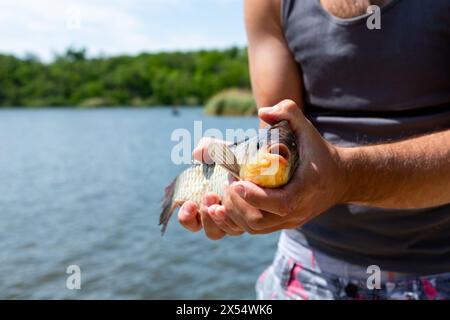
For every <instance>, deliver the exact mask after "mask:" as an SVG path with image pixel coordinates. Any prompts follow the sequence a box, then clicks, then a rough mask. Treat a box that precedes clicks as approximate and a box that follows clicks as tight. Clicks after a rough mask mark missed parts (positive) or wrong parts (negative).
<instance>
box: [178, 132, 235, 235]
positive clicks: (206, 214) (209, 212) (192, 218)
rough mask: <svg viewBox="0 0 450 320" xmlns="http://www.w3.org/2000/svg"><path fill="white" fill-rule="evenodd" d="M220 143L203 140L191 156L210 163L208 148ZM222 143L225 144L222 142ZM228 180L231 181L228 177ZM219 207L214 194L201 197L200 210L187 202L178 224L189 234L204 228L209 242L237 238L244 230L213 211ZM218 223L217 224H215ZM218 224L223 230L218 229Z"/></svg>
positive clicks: (212, 140) (217, 198)
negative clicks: (228, 236)
mask: <svg viewBox="0 0 450 320" xmlns="http://www.w3.org/2000/svg"><path fill="white" fill-rule="evenodd" d="M213 142H214V143H217V142H221V141H218V140H216V139H212V138H203V139H202V140H200V142H199V144H198V146H197V147H196V148H195V149H194V151H193V153H192V156H193V158H194V159H195V160H197V161H200V162H204V163H212V160H211V159H210V157H209V155H208V146H209V145H210V144H211V143H213ZM223 143H226V142H224V141H223ZM230 179H232V178H231V177H230ZM219 205H220V197H219V196H218V195H217V194H215V193H207V194H205V195H204V196H203V202H202V205H201V206H200V208H199V207H198V206H197V204H196V203H195V202H193V201H187V202H185V203H184V205H183V206H182V207H181V209H180V211H179V213H178V221H179V222H180V224H181V225H182V226H183V227H185V228H186V229H187V230H189V231H191V232H199V231H200V230H202V229H203V228H204V230H205V234H206V236H207V237H208V238H210V239H211V240H220V239H222V238H223V237H225V235H231V236H239V235H241V234H243V233H244V230H243V229H241V228H239V227H238V226H237V225H236V224H235V223H234V222H233V221H231V220H229V219H226V221H224V219H225V212H221V210H215V209H216V208H217V207H218V206H219ZM216 222H218V223H216ZM217 224H220V225H221V226H222V228H223V229H225V230H223V229H220V228H219V227H218V226H217Z"/></svg>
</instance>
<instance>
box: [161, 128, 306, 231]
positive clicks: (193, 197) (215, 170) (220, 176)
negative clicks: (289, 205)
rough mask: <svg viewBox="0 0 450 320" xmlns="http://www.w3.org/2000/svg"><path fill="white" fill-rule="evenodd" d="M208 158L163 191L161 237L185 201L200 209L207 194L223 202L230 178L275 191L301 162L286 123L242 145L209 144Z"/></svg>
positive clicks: (241, 143)
mask: <svg viewBox="0 0 450 320" xmlns="http://www.w3.org/2000/svg"><path fill="white" fill-rule="evenodd" d="M208 155H209V156H210V158H211V159H212V160H213V161H212V163H200V162H196V163H193V164H192V165H191V166H190V167H189V168H188V169H186V170H184V171H183V172H182V173H181V174H180V175H179V176H178V177H176V178H175V180H173V181H172V183H170V184H169V185H168V186H167V187H166V188H165V192H164V197H163V200H162V208H161V209H162V212H161V214H160V218H159V225H160V226H161V234H162V235H164V233H165V232H166V230H167V226H168V223H169V221H170V218H171V217H172V215H173V213H174V211H175V210H176V208H178V207H180V206H182V205H183V204H184V203H185V202H186V201H193V202H195V203H196V204H197V205H198V206H200V204H201V201H202V198H203V196H204V195H205V194H206V193H210V192H213V193H216V194H217V195H218V196H219V197H220V198H222V196H223V190H224V186H225V185H226V184H227V183H228V181H229V176H230V175H231V176H234V177H235V178H236V179H238V180H242V181H250V182H253V183H255V184H256V185H258V186H260V187H263V188H271V189H275V188H280V187H282V186H284V185H286V184H288V183H289V181H290V179H291V178H292V176H293V174H294V172H295V170H296V169H297V167H298V164H299V162H300V159H299V158H300V157H299V150H298V146H297V142H296V137H295V135H294V133H293V131H292V129H291V128H290V126H289V123H288V122H287V121H286V120H283V121H280V122H279V123H277V124H275V125H273V126H269V127H267V128H266V129H265V130H264V131H263V132H262V133H260V134H259V135H258V136H256V137H253V138H248V139H245V140H243V141H241V142H236V143H233V144H231V145H230V144H224V143H212V144H211V145H209V146H208Z"/></svg>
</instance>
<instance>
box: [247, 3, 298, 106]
mask: <svg viewBox="0 0 450 320" xmlns="http://www.w3.org/2000/svg"><path fill="white" fill-rule="evenodd" d="M280 8H281V0H263V1H261V0H245V24H246V30H247V37H248V50H249V60H250V61H249V62H250V73H251V79H252V87H253V92H254V94H255V98H256V101H257V104H258V106H259V107H262V106H271V105H275V104H276V103H278V102H280V101H282V100H284V99H292V100H294V101H295V102H296V103H297V104H298V105H299V106H301V107H303V97H302V80H301V75H300V68H299V66H298V64H297V62H296V61H295V59H294V57H293V55H292V53H291V51H290V50H289V47H288V45H287V43H286V39H285V37H284V33H283V28H282V23H281V14H280Z"/></svg>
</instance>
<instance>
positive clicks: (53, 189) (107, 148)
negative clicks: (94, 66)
mask: <svg viewBox="0 0 450 320" xmlns="http://www.w3.org/2000/svg"><path fill="white" fill-rule="evenodd" d="M194 120H203V125H204V127H205V128H208V127H213V128H219V129H222V130H225V129H226V128H236V127H240V128H254V127H256V126H257V120H256V119H254V118H216V117H204V116H203V115H202V114H201V111H200V109H182V110H181V113H180V117H174V116H173V115H172V114H171V111H170V110H168V109H158V108H154V109H109V110H107V109H99V110H76V109H71V110H69V109H58V110H54V109H44V110H1V111H0V298H1V299H9V298H24V299H37V298H44V299H93V298H95V299H162V298H167V299H253V298H254V297H255V295H254V282H255V280H256V278H257V277H258V275H259V274H260V272H261V271H263V269H264V268H265V267H266V265H267V264H269V263H270V261H271V259H272V256H273V254H274V251H275V248H276V240H277V235H270V236H243V237H240V238H229V239H225V240H223V241H218V242H213V241H209V240H207V239H206V237H205V236H204V234H202V233H198V234H191V233H189V232H187V231H185V230H184V229H182V228H181V227H180V226H179V225H178V223H177V222H176V220H174V221H172V223H171V224H170V226H169V229H168V232H167V234H166V236H165V237H164V238H161V236H160V232H159V227H158V226H157V222H158V215H159V212H160V210H159V203H160V199H161V197H162V191H163V188H164V186H165V185H167V184H168V183H169V182H170V181H171V180H172V179H173V178H174V177H175V176H176V174H177V173H178V172H180V171H181V170H182V169H183V167H178V166H175V165H173V164H172V163H171V161H170V153H171V149H172V147H173V146H174V145H175V143H174V142H172V141H171V140H170V136H171V133H172V131H173V130H174V129H176V128H186V129H188V130H190V131H192V130H193V121H194ZM69 265H79V266H80V268H81V272H82V276H81V283H82V288H81V290H75V291H71V290H68V289H67V288H66V279H67V276H68V275H67V274H66V273H65V271H66V268H67V267H68V266H69Z"/></svg>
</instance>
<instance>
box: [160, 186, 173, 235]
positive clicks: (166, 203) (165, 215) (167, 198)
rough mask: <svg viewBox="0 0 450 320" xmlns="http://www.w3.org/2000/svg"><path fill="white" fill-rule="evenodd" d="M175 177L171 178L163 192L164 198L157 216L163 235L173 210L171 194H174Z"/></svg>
mask: <svg viewBox="0 0 450 320" xmlns="http://www.w3.org/2000/svg"><path fill="white" fill-rule="evenodd" d="M176 182H177V179H175V180H173V181H172V183H171V184H169V185H168V186H167V187H166V189H165V192H164V198H163V200H162V212H161V215H160V216H159V225H160V226H161V225H162V228H161V236H163V235H164V233H165V232H166V229H167V225H168V223H169V220H170V218H171V217H172V214H173V212H174V211H175V208H176V206H175V204H174V202H173V201H174V199H173V196H174V194H175V184H176Z"/></svg>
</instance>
